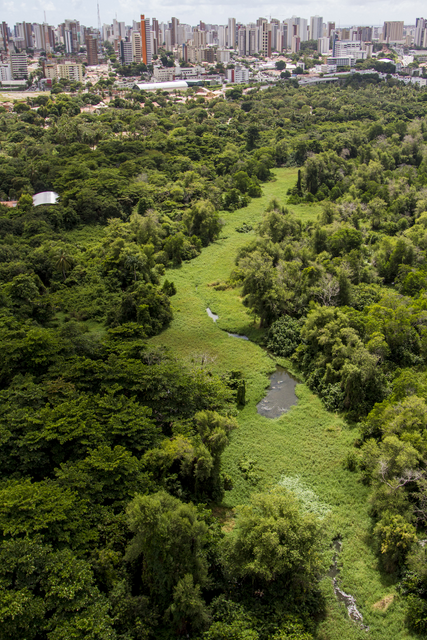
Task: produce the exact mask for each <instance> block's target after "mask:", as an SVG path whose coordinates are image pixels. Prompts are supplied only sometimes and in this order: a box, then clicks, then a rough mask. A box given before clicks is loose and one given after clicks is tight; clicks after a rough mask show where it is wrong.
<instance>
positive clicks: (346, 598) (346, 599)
mask: <svg viewBox="0 0 427 640" xmlns="http://www.w3.org/2000/svg"><path fill="white" fill-rule="evenodd" d="M333 548H334V550H335V553H334V559H333V561H332V565H331V568H330V569H329V571H328V576H329V577H330V578H332V585H333V587H334V593H335V595H336V597H337V599H338V601H339V602H343V603H344V604H345V607H346V609H347V613H348V616H349V618H350V619H351V620H353V621H354V622H357V623H358V624H359V626H360V627H361V628H362V629H365V631H369V627H368V626H366V625H365V624H363V616H362V614H361V613H360V611H359V610H358V609H357V607H356V600H355V599H354V597H353V596H351V595H350V594H348V593H345V592H344V591H343V590H342V589H340V588H339V586H338V578H339V575H340V570H339V568H338V557H339V554H340V553H341V549H342V540H340V538H336V539H335V540H334V541H333Z"/></svg>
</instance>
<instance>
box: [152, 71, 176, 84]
mask: <svg viewBox="0 0 427 640" xmlns="http://www.w3.org/2000/svg"><path fill="white" fill-rule="evenodd" d="M153 75H154V77H155V78H156V80H157V82H172V81H173V80H175V67H154V69H153Z"/></svg>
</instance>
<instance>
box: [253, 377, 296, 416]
mask: <svg viewBox="0 0 427 640" xmlns="http://www.w3.org/2000/svg"><path fill="white" fill-rule="evenodd" d="M297 384H298V382H297V380H295V378H293V377H292V376H291V375H289V373H288V372H287V371H286V370H285V369H283V367H277V368H276V371H275V372H274V373H272V374H271V376H270V387H269V389H268V391H267V395H266V396H265V398H263V399H262V400H261V402H258V404H257V411H258V413H259V414H260V415H262V416H265V417H266V418H278V417H279V416H281V415H282V414H283V413H286V411H289V409H290V408H291V407H293V406H294V405H295V404H296V403H297V402H298V398H297V396H296V394H295V387H296V386H297Z"/></svg>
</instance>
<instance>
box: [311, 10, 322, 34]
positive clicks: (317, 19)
mask: <svg viewBox="0 0 427 640" xmlns="http://www.w3.org/2000/svg"><path fill="white" fill-rule="evenodd" d="M322 37H323V18H322V17H321V16H312V17H311V18H310V40H318V39H319V38H322Z"/></svg>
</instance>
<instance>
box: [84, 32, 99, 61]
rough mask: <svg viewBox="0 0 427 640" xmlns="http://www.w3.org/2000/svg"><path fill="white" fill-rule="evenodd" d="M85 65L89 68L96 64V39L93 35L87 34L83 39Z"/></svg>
mask: <svg viewBox="0 0 427 640" xmlns="http://www.w3.org/2000/svg"><path fill="white" fill-rule="evenodd" d="M85 44H86V52H87V63H88V65H89V67H95V66H96V65H97V64H98V38H97V37H96V36H94V35H91V34H87V35H86V38H85Z"/></svg>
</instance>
